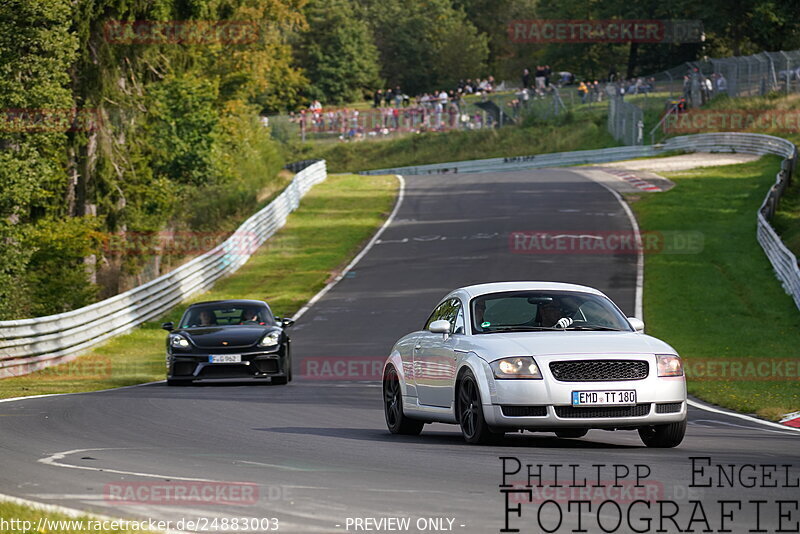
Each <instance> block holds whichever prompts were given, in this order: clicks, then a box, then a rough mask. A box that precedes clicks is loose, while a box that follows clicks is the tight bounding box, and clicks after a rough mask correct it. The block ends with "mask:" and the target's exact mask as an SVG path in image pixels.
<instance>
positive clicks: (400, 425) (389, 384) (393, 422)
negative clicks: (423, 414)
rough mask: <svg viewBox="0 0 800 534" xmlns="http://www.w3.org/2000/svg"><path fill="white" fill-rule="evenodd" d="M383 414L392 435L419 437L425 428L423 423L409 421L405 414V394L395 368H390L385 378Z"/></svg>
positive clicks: (413, 420)
mask: <svg viewBox="0 0 800 534" xmlns="http://www.w3.org/2000/svg"><path fill="white" fill-rule="evenodd" d="M383 413H384V415H385V416H386V426H387V427H388V428H389V432H391V433H392V434H404V435H407V436H418V435H419V433H420V432H422V427H424V426H425V423H424V422H423V421H418V420H416V419H409V418H408V417H406V415H405V413H403V393H402V391H400V377H399V376H397V371H396V370H395V368H394V367H389V368H388V369H387V370H386V374H385V375H384V376H383Z"/></svg>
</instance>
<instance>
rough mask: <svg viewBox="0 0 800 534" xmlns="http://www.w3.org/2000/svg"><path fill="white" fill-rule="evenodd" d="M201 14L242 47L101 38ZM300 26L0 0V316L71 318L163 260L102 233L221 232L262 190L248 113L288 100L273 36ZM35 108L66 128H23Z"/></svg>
mask: <svg viewBox="0 0 800 534" xmlns="http://www.w3.org/2000/svg"><path fill="white" fill-rule="evenodd" d="M214 20H216V21H222V22H223V23H225V22H226V21H232V22H238V21H246V23H247V24H249V25H250V28H251V29H253V30H254V31H253V34H254V38H253V39H240V40H239V41H237V40H236V39H235V37H226V35H230V34H217V36H216V37H215V38H212V39H208V40H207V41H203V42H200V41H186V42H178V41H177V40H175V39H172V40H170V39H164V38H159V37H158V35H155V34H149V35H147V36H146V38H137V35H136V34H133V33H132V32H131V31H129V32H128V33H124V32H118V33H114V32H113V31H111V32H110V31H109V25H111V29H112V30H113V29H114V26H113V25H114V24H117V27H118V28H119V27H121V25H120V23H118V22H117V21H178V25H181V24H183V25H188V24H192V23H195V24H203V23H204V22H203V21H214ZM304 24H305V22H304V18H303V16H302V13H301V12H300V4H299V3H296V2H294V0H274V1H269V2H250V1H245V0H242V1H238V0H237V1H233V0H231V1H225V0H197V1H194V2H190V3H189V2H178V1H173V0H160V1H156V2H135V1H129V0H105V1H90V0H81V1H76V2H72V1H68V0H4V1H3V2H2V3H0V109H3V110H6V117H5V121H4V127H3V128H2V131H0V149H1V150H0V239H2V242H3V244H4V246H3V247H2V249H0V318H18V317H22V316H31V315H40V314H48V313H57V312H61V311H65V310H69V309H73V308H75V307H79V306H82V305H85V304H88V303H90V302H92V301H93V300H94V299H96V298H97V297H98V296H104V295H109V294H113V293H115V292H117V291H119V290H121V289H125V288H127V287H128V286H130V285H133V284H134V283H137V282H139V281H141V279H140V278H139V277H138V275H139V274H140V273H141V272H142V270H143V269H147V270H148V271H149V272H150V274H151V275H152V274H158V271H159V268H161V269H163V268H164V267H167V266H169V265H170V261H169V260H170V259H169V258H167V259H165V260H164V261H159V259H158V258H156V259H154V258H152V257H149V256H144V255H141V254H127V255H122V254H119V253H117V252H115V251H109V250H107V249H104V248H103V243H105V242H107V241H108V240H107V239H106V238H104V236H105V235H108V233H111V232H114V233H122V234H123V235H126V236H131V235H135V236H145V238H147V236H150V239H152V240H155V239H156V237H157V233H158V232H162V231H165V230H173V231H193V230H207V231H215V232H219V231H222V230H229V229H231V228H232V226H233V225H232V224H230V221H231V219H232V218H233V219H235V218H236V217H240V216H243V215H246V214H249V213H251V212H252V211H253V210H254V209H255V208H256V207H257V206H258V204H259V203H260V202H261V200H263V198H266V197H267V196H269V193H270V191H271V190H273V189H275V188H276V187H277V186H278V185H279V182H278V180H277V179H276V176H277V171H278V169H279V168H280V163H281V160H280V157H279V156H278V152H277V150H276V149H275V147H274V144H273V143H274V142H273V141H271V140H270V138H269V132H268V130H267V129H266V128H264V127H263V125H261V124H260V122H259V121H258V119H257V113H258V112H259V111H261V110H262V109H264V108H267V109H269V108H272V109H277V108H278V107H279V106H286V105H287V103H288V104H289V105H294V104H292V103H295V104H296V103H297V102H299V101H298V100H297V98H299V95H300V92H301V90H302V88H303V87H304V86H305V84H306V83H307V82H306V80H305V78H304V77H303V76H302V73H301V72H300V71H299V69H297V68H296V67H295V66H293V64H292V62H293V56H292V50H291V48H290V47H289V45H288V44H286V35H287V34H289V33H291V32H295V31H298V30H300V29H302V28H304V27H305V26H304ZM173 25H174V24H173ZM73 109H77V110H79V111H80V112H81V113H86V114H87V115H88V116H89V117H90V118H91V117H94V118H96V119H97V120H96V121H95V122H94V123H91V122H88V121H75V122H72V121H71V118H70V117H69V115H70V111H69V110H73ZM14 110H26V116H24V117H23V118H22V119H19V120H17V121H16V122H14V115H15V112H14ZM42 113H56V114H58V115H59V116H61V117H62V119H64V117H66V118H65V119H64V120H62V121H61V122H59V123H58V124H56V123H54V122H46V123H41V122H39V123H37V124H32V123H31V120H32V118H35V117H36V116H37V115H41V114H42ZM209 199H213V201H214V202H213V206H211V205H210V204H211V202H209ZM220 237H221V235H220ZM95 281H97V282H99V283H100V284H99V285H98V284H96V283H95Z"/></svg>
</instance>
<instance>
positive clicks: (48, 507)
mask: <svg viewBox="0 0 800 534" xmlns="http://www.w3.org/2000/svg"><path fill="white" fill-rule="evenodd" d="M0 502H8V503H12V504H17V505H20V506H27V507H28V508H33V509H34V510H40V511H42V512H49V513H53V514H63V515H65V516H67V517H70V518H78V517H88V518H90V519H96V520H99V521H126V520H125V519H122V518H120V517H112V516H108V515H102V514H96V513H93V512H89V511H86V510H78V509H77V508H69V507H66V506H61V505H58V504H45V503H41V502H36V501H30V500H28V499H22V498H20V497H14V496H13V495H6V494H4V493H0ZM132 521H141V519H135V520H132ZM163 532H165V533H166V534H189V533H188V532H185V531H183V530H175V529H167V530H165V531H163Z"/></svg>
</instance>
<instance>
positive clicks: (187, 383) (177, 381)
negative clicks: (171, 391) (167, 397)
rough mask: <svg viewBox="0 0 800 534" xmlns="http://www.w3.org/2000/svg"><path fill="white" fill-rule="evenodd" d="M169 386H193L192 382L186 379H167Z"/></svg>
mask: <svg viewBox="0 0 800 534" xmlns="http://www.w3.org/2000/svg"><path fill="white" fill-rule="evenodd" d="M167 385H168V386H191V385H192V381H191V380H186V379H185V378H167Z"/></svg>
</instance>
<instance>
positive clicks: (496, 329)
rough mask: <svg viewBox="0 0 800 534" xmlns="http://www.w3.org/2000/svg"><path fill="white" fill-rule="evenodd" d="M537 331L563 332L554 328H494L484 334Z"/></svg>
mask: <svg viewBox="0 0 800 534" xmlns="http://www.w3.org/2000/svg"><path fill="white" fill-rule="evenodd" d="M539 330H563V328H558V327H555V326H496V327H492V330H490V331H488V332H484V334H494V333H495V332H536V331H539Z"/></svg>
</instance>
